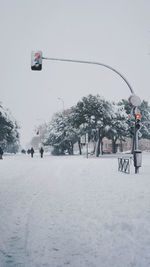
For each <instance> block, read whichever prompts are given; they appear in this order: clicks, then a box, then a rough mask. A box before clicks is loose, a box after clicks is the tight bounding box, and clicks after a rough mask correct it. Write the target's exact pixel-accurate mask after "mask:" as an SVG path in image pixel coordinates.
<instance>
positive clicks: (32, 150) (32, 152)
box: [30, 147, 34, 158]
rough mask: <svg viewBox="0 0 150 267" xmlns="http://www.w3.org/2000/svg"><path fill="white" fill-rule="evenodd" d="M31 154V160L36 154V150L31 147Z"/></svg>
mask: <svg viewBox="0 0 150 267" xmlns="http://www.w3.org/2000/svg"><path fill="white" fill-rule="evenodd" d="M30 153H31V158H33V154H34V149H33V147H31V150H30Z"/></svg>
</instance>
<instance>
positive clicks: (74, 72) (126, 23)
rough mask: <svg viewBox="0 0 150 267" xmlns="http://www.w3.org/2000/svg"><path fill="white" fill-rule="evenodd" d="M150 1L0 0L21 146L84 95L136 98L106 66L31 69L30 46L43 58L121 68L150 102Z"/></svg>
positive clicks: (3, 69)
mask: <svg viewBox="0 0 150 267" xmlns="http://www.w3.org/2000/svg"><path fill="white" fill-rule="evenodd" d="M149 13H150V1H149V0H113V1H112V0H91V1H89V0H74V1H73V0H24V1H23V0H13V1H11V0H10V1H9V0H0V51H1V56H0V58H1V64H0V101H2V103H3V106H5V107H7V108H9V109H10V110H11V112H12V114H13V116H14V117H15V118H16V119H17V121H18V122H19V123H20V125H21V127H22V128H21V143H22V145H24V144H26V143H27V142H28V141H30V139H31V137H32V136H33V134H34V128H35V125H38V124H39V123H41V122H42V121H47V120H48V119H50V118H51V116H52V115H53V114H54V113H55V112H58V111H61V110H62V108H63V105H62V101H60V100H58V98H59V97H60V98H62V99H63V101H64V105H65V108H68V107H71V106H72V105H74V104H76V103H77V101H78V100H80V99H81V98H82V96H86V95H88V94H90V93H91V94H94V95H96V94H97V93H98V94H100V95H102V96H104V97H105V98H106V99H108V100H116V101H118V100H120V99H122V98H126V99H127V98H128V97H129V96H130V90H129V88H128V87H127V85H126V84H125V82H124V81H123V80H122V79H121V78H120V77H119V76H118V75H117V74H115V73H114V72H112V71H111V70H108V69H106V68H104V67H100V66H94V65H82V64H75V63H63V62H61V63H60V62H51V61H46V60H44V61H43V70H42V71H41V72H34V71H31V67H30V61H31V51H32V50H36V49H38V50H42V51H43V56H45V57H56V58H69V59H79V60H91V61H97V62H102V63H104V64H108V65H110V66H112V67H114V68H115V69H117V70H119V71H120V72H121V73H122V74H123V75H124V76H125V77H126V78H127V80H128V81H129V83H130V84H131V86H132V87H133V89H134V91H135V93H136V94H137V95H139V96H140V97H141V99H142V100H143V99H145V100H147V101H148V102H149V103H150V75H149V73H150V72H149V70H150V55H149V53H150V15H149Z"/></svg>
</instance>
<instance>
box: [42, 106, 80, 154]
mask: <svg viewBox="0 0 150 267" xmlns="http://www.w3.org/2000/svg"><path fill="white" fill-rule="evenodd" d="M76 141H77V129H75V128H73V126H72V114H71V109H70V110H66V111H64V112H63V113H57V114H55V116H54V117H53V119H52V121H51V122H50V124H49V125H48V132H47V136H46V137H45V141H44V144H45V145H51V146H53V147H54V152H53V153H55V154H58V155H59V154H64V153H65V151H67V152H68V153H69V154H70V155H72V154H73V145H74V143H75V142H76Z"/></svg>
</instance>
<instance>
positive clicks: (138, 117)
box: [135, 113, 141, 130]
mask: <svg viewBox="0 0 150 267" xmlns="http://www.w3.org/2000/svg"><path fill="white" fill-rule="evenodd" d="M135 127H136V129H137V130H139V129H140V128H141V114H139V113H138V114H136V115H135Z"/></svg>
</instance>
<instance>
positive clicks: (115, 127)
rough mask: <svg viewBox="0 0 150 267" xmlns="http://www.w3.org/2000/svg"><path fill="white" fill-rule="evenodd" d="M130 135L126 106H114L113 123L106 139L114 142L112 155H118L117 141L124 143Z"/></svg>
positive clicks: (109, 127) (108, 129)
mask: <svg viewBox="0 0 150 267" xmlns="http://www.w3.org/2000/svg"><path fill="white" fill-rule="evenodd" d="M127 135H128V115H127V113H126V110H125V107H124V105H123V104H122V105H121V103H119V104H115V103H113V104H112V114H111V122H110V125H109V126H108V127H107V133H106V137H107V138H108V139H111V141H112V153H116V142H117V140H120V142H121V143H122V141H124V137H126V136H127Z"/></svg>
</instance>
